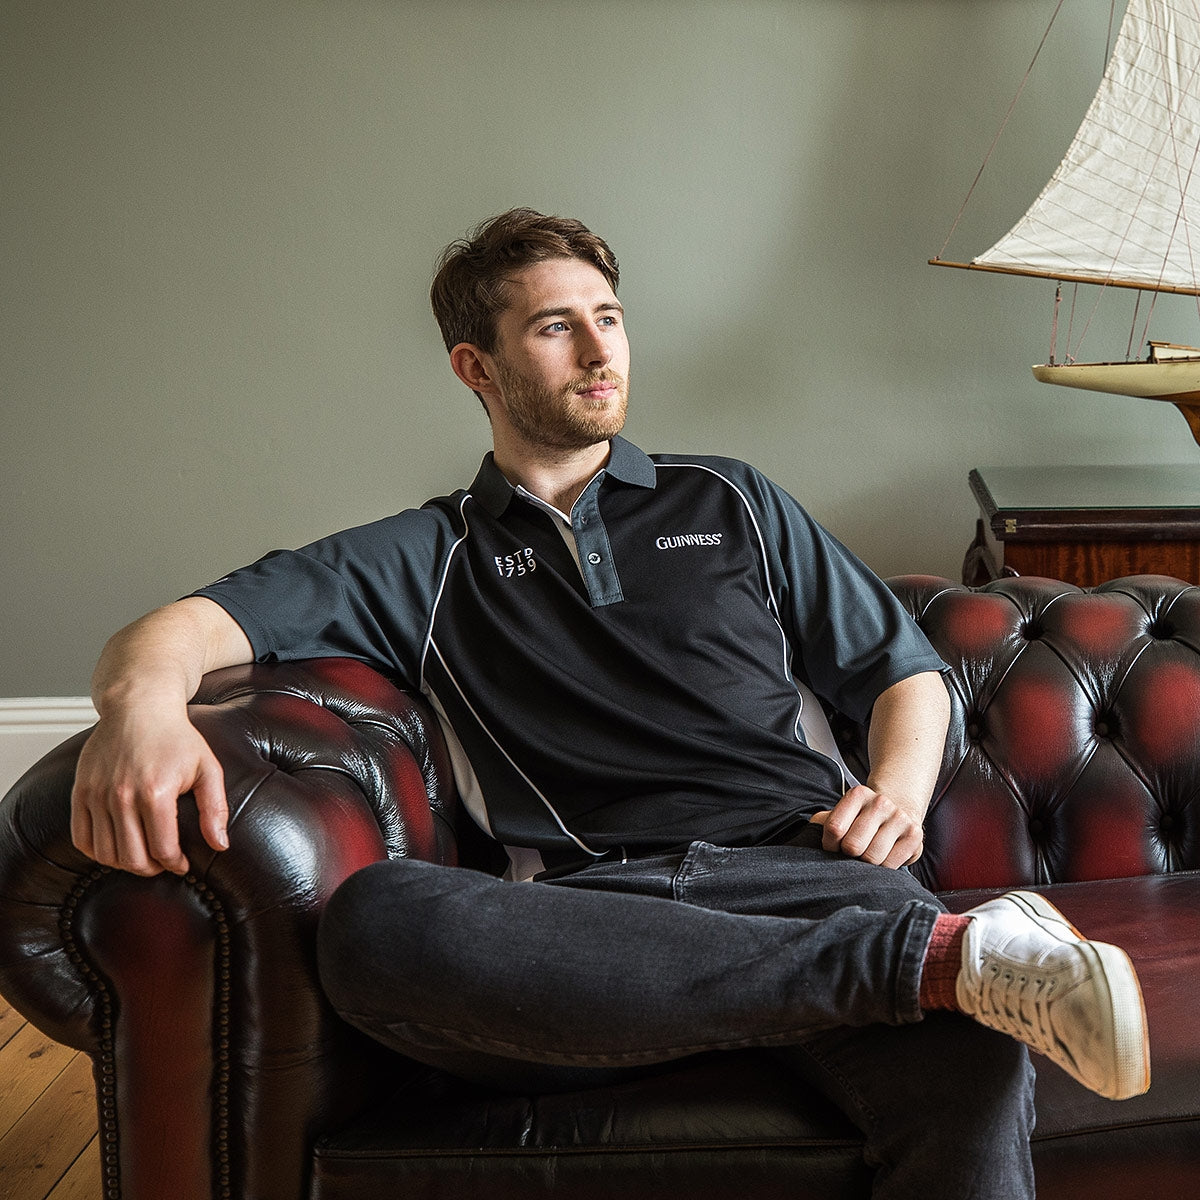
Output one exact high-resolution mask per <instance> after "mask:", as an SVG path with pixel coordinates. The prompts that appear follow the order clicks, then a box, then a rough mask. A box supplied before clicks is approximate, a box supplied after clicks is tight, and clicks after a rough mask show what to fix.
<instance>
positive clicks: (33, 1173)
mask: <svg viewBox="0 0 1200 1200" xmlns="http://www.w3.org/2000/svg"><path fill="white" fill-rule="evenodd" d="M100 1190H101V1189H100V1161H99V1147H98V1143H97V1140H96V1094H95V1090H94V1088H93V1085H92V1064H91V1060H90V1059H89V1058H88V1056H87V1055H86V1054H82V1053H79V1052H77V1051H75V1050H71V1049H69V1048H68V1047H66V1046H60V1045H59V1044H58V1043H57V1042H52V1041H51V1040H50V1039H49V1038H48V1037H45V1036H44V1035H43V1034H41V1033H39V1032H38V1031H37V1030H36V1029H34V1027H33V1026H32V1025H29V1024H27V1023H26V1022H25V1021H24V1020H23V1019H22V1018H21V1017H20V1016H19V1015H18V1014H17V1013H16V1012H14V1011H13V1010H12V1009H11V1008H10V1007H9V1006H8V1005H7V1004H6V1003H5V1002H4V999H3V997H0V1200H99V1197H100Z"/></svg>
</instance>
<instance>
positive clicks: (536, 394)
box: [497, 361, 629, 451]
mask: <svg viewBox="0 0 1200 1200" xmlns="http://www.w3.org/2000/svg"><path fill="white" fill-rule="evenodd" d="M497 367H498V371H497V382H498V383H499V384H500V388H501V390H502V391H503V393H504V407H505V411H506V412H507V413H508V420H509V423H510V424H511V425H512V427H513V429H514V430H515V431H516V432H517V433H518V434H519V435H520V436H521V437H522V438H524V439H525V440H526V441H527V442H530V443H531V444H533V445H537V446H543V447H545V448H546V449H550V450H556V451H571V450H585V449H587V447H589V446H595V445H596V444H597V443H599V442H606V441H608V440H609V439H610V438H612V437H615V436H616V435H617V434H618V433H620V432H621V429H622V427H623V426H624V424H625V412H626V409H627V408H628V406H629V380H628V379H627V378H622V377H621V376H620V375H618V374H616V372H614V371H607V370H604V371H594V372H592V373H591V374H589V375H585V376H581V377H580V378H579V379H575V380H572V382H571V383H569V384H568V385H567V386H566V387H564V388H563V389H562V390H561V391H554V390H552V389H550V388H547V387H543V386H542V385H540V384H538V383H535V382H533V381H532V380H531V379H529V378H528V377H527V376H525V375H522V374H521V373H520V372H519V371H517V370H514V369H513V368H512V367H509V366H508V365H507V364H506V363H504V362H503V361H501V362H499V363H498V364H497ZM597 383H614V384H616V386H617V394H616V395H615V396H614V397H613V398H612V399H609V400H604V401H600V402H595V401H588V400H586V399H585V398H584V397H582V396H580V395H579V394H578V393H579V391H580V389H586V388H588V387H591V386H593V385H594V384H597Z"/></svg>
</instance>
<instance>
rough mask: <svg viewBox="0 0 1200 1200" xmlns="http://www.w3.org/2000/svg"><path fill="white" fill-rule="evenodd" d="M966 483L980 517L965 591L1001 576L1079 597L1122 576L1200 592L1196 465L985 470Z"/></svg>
mask: <svg viewBox="0 0 1200 1200" xmlns="http://www.w3.org/2000/svg"><path fill="white" fill-rule="evenodd" d="M969 481H970V485H971V491H972V492H973V493H974V496H975V500H976V501H977V503H978V505H979V511H980V517H979V520H978V522H977V526H976V535H975V541H974V542H973V543H972V544H971V546H970V548H969V549H968V551H967V556H966V558H965V559H964V561H963V582H964V583H968V584H974V585H978V584H981V583H986V582H987V581H988V580H989V579H995V578H997V577H999V576H1001V575H1046V576H1049V577H1050V578H1052V579H1063V580H1066V581H1067V582H1068V583H1074V584H1076V585H1078V586H1079V587H1091V586H1092V585H1094V584H1097V583H1102V582H1103V581H1104V580H1106V579H1117V578H1119V577H1120V576H1122V575H1174V576H1176V577H1178V578H1179V579H1186V580H1187V581H1188V582H1190V583H1200V463H1197V464H1195V465H1192V464H1190V463H1179V464H1172V465H1164V466H1120V467H1078V466H1076V467H1020V468H1017V467H1005V468H996V469H991V468H989V469H987V470H986V473H985V472H984V471H980V470H974V471H972V472H971V474H970V476H969Z"/></svg>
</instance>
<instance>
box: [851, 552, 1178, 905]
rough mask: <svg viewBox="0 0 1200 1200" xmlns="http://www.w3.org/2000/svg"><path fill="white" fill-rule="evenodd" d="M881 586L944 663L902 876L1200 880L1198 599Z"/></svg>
mask: <svg viewBox="0 0 1200 1200" xmlns="http://www.w3.org/2000/svg"><path fill="white" fill-rule="evenodd" d="M888 582H889V584H890V586H891V587H892V589H893V591H895V592H896V594H897V595H898V596H900V598H901V599H902V600H903V602H904V603H905V605H906V606H907V607H908V609H909V611H910V612H911V613H912V615H913V616H914V617H915V618H916V620H917V623H918V624H919V625H920V626H921V628H922V629H923V630H924V631H925V633H926V635H927V636H928V637H929V639H930V641H931V642H932V643H933V645H934V648H935V649H936V650H937V651H938V653H939V654H940V655H941V656H942V658H943V659H944V660H945V662H946V663H947V664H948V665H949V667H950V674H949V676H948V677H947V684H948V687H949V690H950V694H951V700H952V710H953V715H952V717H951V723H950V732H949V736H948V738H947V744H946V753H945V759H944V762H943V765H942V772H941V776H940V779H939V781H938V786H937V790H936V793H935V795H934V798H933V803H932V807H931V810H930V814H929V819H928V822H927V826H926V848H925V853H924V855H923V857H922V859H921V861H920V862H919V863H918V864H916V866H915V867H914V871H915V872H916V874H917V875H918V876H919V877H920V878H921V879H922V882H924V883H925V884H926V886H928V887H931V888H933V889H935V890H944V889H951V888H973V887H1002V886H1012V885H1020V884H1043V883H1057V882H1070V881H1078V880H1087V879H1108V878H1115V877H1121V876H1128V875H1145V874H1156V873H1165V872H1171V871H1180V870H1187V869H1194V868H1197V867H1200V588H1196V587H1194V586H1191V585H1189V584H1185V583H1183V582H1181V581H1180V580H1177V579H1170V578H1165V577H1161V576H1135V577H1131V578H1127V579H1118V580H1113V581H1111V582H1108V583H1104V584H1101V585H1100V586H1099V587H1096V588H1092V589H1088V590H1086V591H1084V590H1080V589H1079V588H1077V587H1074V586H1072V585H1070V584H1066V583H1061V582H1058V581H1055V580H1049V579H1037V578H1032V577H1021V578H1008V579H1001V580H996V581H994V582H992V583H989V584H987V585H986V586H984V587H982V588H978V589H971V588H966V587H963V586H961V585H959V584H956V583H953V582H951V581H950V580H947V579H938V578H933V577H930V576H911V575H910V576H901V577H898V578H895V579H891V580H889V581H888ZM862 737H863V734H862V731H857V732H856V733H855V734H854V735H852V736H851V737H850V742H851V743H852V745H851V747H849V752H850V754H851V756H853V755H854V753H855V751H856V750H857V751H858V752H861V746H862Z"/></svg>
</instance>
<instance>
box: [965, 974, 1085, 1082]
mask: <svg viewBox="0 0 1200 1200" xmlns="http://www.w3.org/2000/svg"><path fill="white" fill-rule="evenodd" d="M980 974H981V986H980V989H979V999H978V1009H979V1015H980V1016H982V1017H985V1018H986V1019H987V1023H988V1025H989V1026H991V1027H992V1028H994V1029H999V1030H1001V1031H1002V1032H1004V1033H1007V1034H1010V1035H1011V1036H1012V1037H1015V1038H1017V1039H1019V1040H1020V1041H1022V1042H1024V1043H1025V1044H1026V1045H1028V1046H1032V1047H1033V1048H1034V1049H1035V1050H1037V1051H1038V1052H1039V1053H1041V1054H1048V1055H1051V1056H1052V1057H1054V1058H1062V1057H1063V1056H1064V1051H1065V1047H1064V1046H1063V1044H1062V1043H1061V1042H1060V1041H1059V1040H1058V1038H1056V1037H1055V1036H1054V1030H1053V1027H1052V1026H1051V1023H1050V1004H1051V1001H1053V999H1054V992H1055V980H1054V978H1053V977H1052V976H1048V975H1041V974H1032V973H1030V972H1027V971H1014V970H1013V968H1012V967H1009V966H1005V965H1003V964H1001V963H998V962H995V961H994V960H988V961H987V962H985V963H984V966H983V970H982V971H981V973H980Z"/></svg>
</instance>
